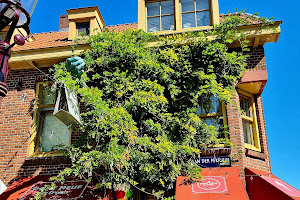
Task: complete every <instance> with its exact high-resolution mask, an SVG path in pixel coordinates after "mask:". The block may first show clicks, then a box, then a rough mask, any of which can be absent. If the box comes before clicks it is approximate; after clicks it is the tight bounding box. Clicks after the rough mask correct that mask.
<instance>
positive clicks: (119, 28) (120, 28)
mask: <svg viewBox="0 0 300 200" xmlns="http://www.w3.org/2000/svg"><path fill="white" fill-rule="evenodd" d="M105 28H106V29H107V30H109V31H113V30H114V31H125V30H127V29H129V28H130V29H138V23H131V24H118V25H114V26H107V27H105Z"/></svg>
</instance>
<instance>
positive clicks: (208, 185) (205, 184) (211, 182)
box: [197, 178, 221, 190]
mask: <svg viewBox="0 0 300 200" xmlns="http://www.w3.org/2000/svg"><path fill="white" fill-rule="evenodd" d="M197 186H198V187H199V188H201V189H203V190H215V189H217V188H219V187H220V186H221V183H220V181H218V180H216V179H214V178H205V179H204V180H202V181H201V182H198V183H197Z"/></svg>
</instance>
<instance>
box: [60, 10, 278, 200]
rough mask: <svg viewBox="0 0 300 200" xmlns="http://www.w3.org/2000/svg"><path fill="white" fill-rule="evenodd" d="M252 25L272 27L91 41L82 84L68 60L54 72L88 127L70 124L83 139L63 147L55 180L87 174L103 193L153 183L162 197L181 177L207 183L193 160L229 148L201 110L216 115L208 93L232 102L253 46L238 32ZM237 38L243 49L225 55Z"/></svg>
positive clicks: (132, 33)
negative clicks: (66, 164) (64, 164)
mask: <svg viewBox="0 0 300 200" xmlns="http://www.w3.org/2000/svg"><path fill="white" fill-rule="evenodd" d="M253 19H255V20H258V21H260V24H262V28H266V27H267V26H268V25H269V24H270V23H272V21H271V20H268V19H266V18H258V17H257V16H255V15H254V16H253V15H245V14H243V13H235V14H228V15H226V16H224V20H223V21H222V22H221V23H220V24H219V25H218V26H216V27H214V29H213V30H210V31H204V32H192V33H190V32H189V33H183V34H178V35H170V36H166V37H159V36H157V35H153V34H149V33H145V32H144V31H142V30H127V31H125V32H110V31H104V32H101V33H98V34H96V35H91V36H89V38H88V39H87V43H88V44H89V45H90V47H91V48H90V49H88V50H86V51H85V52H84V53H83V54H82V55H81V57H82V58H84V60H85V63H86V67H85V69H84V70H85V72H84V74H83V75H82V77H81V78H78V77H77V76H74V75H72V74H71V73H70V72H68V71H67V70H66V68H65V64H64V63H62V64H60V65H56V66H55V79H56V80H57V81H58V82H64V83H65V84H66V86H67V87H68V88H69V89H70V90H74V91H75V92H76V93H77V94H78V95H79V96H80V100H81V102H83V104H84V105H85V110H86V111H85V112H83V113H82V121H83V125H81V126H78V125H77V126H73V127H72V128H73V130H78V131H80V132H81V133H82V134H81V137H80V139H79V140H78V142H77V143H76V144H73V145H72V146H70V147H68V148H67V150H66V152H67V155H68V156H69V157H70V159H71V160H72V167H70V168H67V169H65V170H63V171H62V172H61V173H60V175H59V176H58V178H59V179H60V180H62V179H63V178H65V177H68V176H71V175H73V176H79V177H85V178H87V179H88V180H93V181H94V182H96V185H97V187H99V188H100V187H106V188H113V187H115V186H116V184H118V183H124V182H128V183H130V184H132V185H133V186H134V187H136V188H139V189H140V190H143V191H145V192H146V189H147V186H152V188H155V191H152V192H151V191H148V190H147V191H148V192H150V193H151V194H153V195H155V196H156V197H158V198H160V197H162V196H163V193H164V192H165V191H167V190H170V189H173V187H174V183H175V181H176V177H177V176H180V175H187V176H188V178H189V179H190V180H191V181H194V180H196V179H198V178H201V168H199V167H198V166H197V165H195V164H191V160H192V159H195V158H198V157H199V155H200V152H201V150H203V149H204V148H208V147H212V146H214V145H218V144H221V143H222V144H225V145H230V143H229V142H228V140H226V139H224V138H220V137H219V135H220V134H222V133H220V132H218V130H216V129H215V127H213V126H209V125H207V124H205V123H204V122H203V121H201V119H200V117H199V115H197V112H198V107H200V106H201V105H202V104H201V101H203V99H206V101H207V102H208V103H207V104H205V105H207V108H205V109H207V110H209V109H211V106H212V104H211V101H210V97H211V96H214V97H217V98H218V99H219V100H220V101H223V102H225V103H230V97H231V94H232V92H234V90H235V86H236V84H237V81H238V80H239V78H241V75H242V72H243V71H244V70H245V66H246V59H247V55H246V54H245V51H247V50H248V48H247V43H248V41H247V40H246V36H245V34H243V33H242V32H240V31H239V29H238V27H239V26H240V25H247V24H248V23H249V21H251V20H253ZM235 41H239V44H240V47H241V48H235V49H229V47H228V46H229V45H231V44H232V43H233V42H235ZM202 106H203V105H202ZM225 128H226V127H225ZM103 171H104V172H105V173H102V174H101V172H103ZM100 174H101V175H100Z"/></svg>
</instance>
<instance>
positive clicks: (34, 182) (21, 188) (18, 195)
mask: <svg viewBox="0 0 300 200" xmlns="http://www.w3.org/2000/svg"><path fill="white" fill-rule="evenodd" d="M50 184H51V183H49V176H30V177H26V178H25V177H22V178H18V179H17V180H16V181H14V182H13V183H12V184H11V185H10V186H9V187H8V188H7V189H6V190H5V192H4V193H3V194H1V195H0V199H1V200H20V199H21V200H29V199H30V198H32V195H34V194H35V193H36V192H37V191H39V190H40V189H41V188H43V187H45V186H46V185H50ZM94 189H95V188H94V187H92V186H90V187H87V182H86V181H77V180H75V181H66V182H65V184H64V185H61V184H60V183H57V184H56V188H55V189H54V190H50V191H48V193H49V194H48V193H47V196H46V197H47V199H66V198H65V196H68V197H70V196H74V197H75V196H76V197H77V196H78V197H79V196H81V195H82V194H83V196H84V198H81V199H89V200H109V199H111V195H112V194H111V192H108V193H105V194H107V197H105V198H104V196H105V194H104V192H103V191H97V192H95V191H93V190H94ZM95 193H97V194H95ZM48 196H49V197H48ZM72 199H73V198H72Z"/></svg>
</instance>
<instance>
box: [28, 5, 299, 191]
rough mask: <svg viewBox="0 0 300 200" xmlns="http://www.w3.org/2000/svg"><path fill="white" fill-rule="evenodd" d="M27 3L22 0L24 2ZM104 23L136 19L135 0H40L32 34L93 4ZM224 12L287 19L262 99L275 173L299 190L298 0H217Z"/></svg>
mask: <svg viewBox="0 0 300 200" xmlns="http://www.w3.org/2000/svg"><path fill="white" fill-rule="evenodd" d="M23 1H24V0H23ZM95 5H97V6H98V7H99V9H100V11H101V13H102V16H103V18H104V21H105V23H106V25H116V24H124V23H132V22H137V0H127V1H124V0H115V1H112V0H60V1H58V0H51V1H49V0H39V1H38V3H37V6H36V9H35V11H34V13H33V16H32V23H31V31H32V33H41V32H49V31H57V30H58V25H59V15H61V14H65V13H66V12H65V10H66V9H70V8H78V7H86V6H95ZM219 7H220V13H227V12H228V10H230V11H232V12H233V11H234V10H235V9H236V8H238V9H239V10H242V9H247V12H248V13H256V12H258V13H259V15H260V16H264V17H275V20H283V24H282V25H281V30H282V32H281V36H280V38H279V41H278V42H277V44H275V43H269V44H266V45H265V53H266V61H267V68H268V76H269V80H268V83H267V85H266V88H265V90H264V93H263V103H264V111H265V119H266V127H267V134H268V142H269V149H270V157H271V164H272V171H273V174H274V175H276V176H278V177H279V178H281V179H282V180H284V181H286V182H287V183H289V184H291V185H292V186H294V187H296V188H297V189H300V181H299V180H300V172H299V171H300V156H299V154H300V150H299V148H300V145H299V143H300V130H299V129H298V128H297V126H296V125H297V124H298V123H299V126H300V110H299V108H300V106H299V105H300V104H299V99H300V94H299V92H300V89H299V86H298V84H299V83H298V80H299V79H300V64H299V61H298V60H297V58H299V57H300V43H299V40H298V39H297V37H296V36H297V33H298V32H299V25H297V23H298V21H299V14H298V13H297V11H298V8H300V1H297V0H290V1H282V0H251V1H249V0H219Z"/></svg>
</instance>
